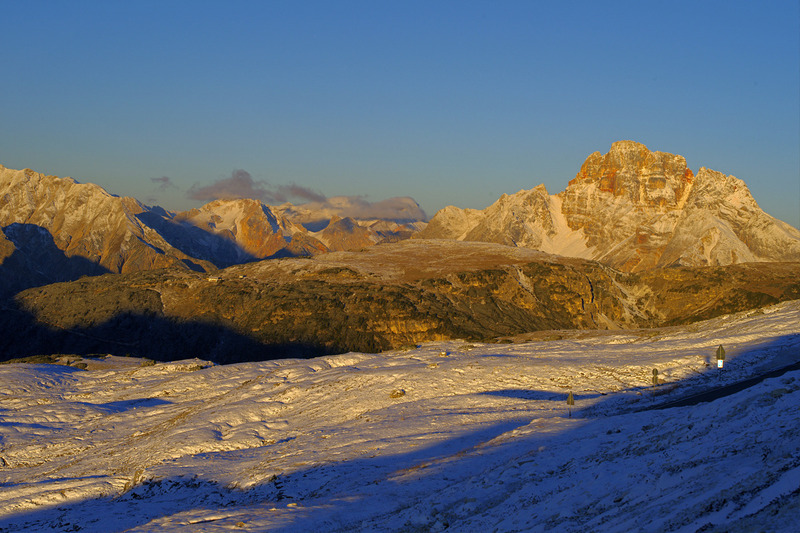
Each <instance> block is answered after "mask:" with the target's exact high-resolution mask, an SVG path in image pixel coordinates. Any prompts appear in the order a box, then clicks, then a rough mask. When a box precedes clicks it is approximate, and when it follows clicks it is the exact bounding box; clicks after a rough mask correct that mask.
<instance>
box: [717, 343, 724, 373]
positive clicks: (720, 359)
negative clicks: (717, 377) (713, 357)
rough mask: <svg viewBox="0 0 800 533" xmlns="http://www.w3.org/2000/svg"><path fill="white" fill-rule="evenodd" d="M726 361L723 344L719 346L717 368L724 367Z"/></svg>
mask: <svg viewBox="0 0 800 533" xmlns="http://www.w3.org/2000/svg"><path fill="white" fill-rule="evenodd" d="M724 363H725V348H723V347H722V345H721V344H720V345H719V348H717V368H719V369H722V365H723V364H724Z"/></svg>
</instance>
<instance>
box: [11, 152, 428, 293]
mask: <svg viewBox="0 0 800 533" xmlns="http://www.w3.org/2000/svg"><path fill="white" fill-rule="evenodd" d="M332 200H334V203H333V204H331V203H330V202H328V203H326V204H325V206H324V207H325V209H323V208H322V207H321V208H320V209H319V210H318V211H314V210H313V209H309V208H308V207H305V206H293V205H292V204H284V205H282V206H275V207H271V206H266V205H264V204H262V203H261V202H259V201H257V200H252V199H234V200H222V199H221V200H215V201H212V202H210V203H208V204H206V205H204V206H202V207H200V208H197V209H192V210H190V211H186V212H179V213H174V212H171V211H167V210H165V209H162V208H160V207H149V206H146V205H144V204H143V203H141V202H139V201H138V200H136V199H134V198H127V197H119V196H115V195H113V194H110V193H108V192H107V191H105V190H104V189H103V188H101V187H99V186H98V185H94V184H91V183H86V184H84V183H79V182H77V181H75V180H74V179H71V178H59V177H56V176H47V175H44V174H41V173H38V172H34V171H32V170H30V169H24V170H12V169H8V168H5V167H3V166H0V259H3V261H2V263H0V273H2V274H3V276H2V277H3V282H2V284H0V296H2V295H3V294H5V295H8V294H12V293H14V292H16V291H18V290H20V289H24V288H26V287H33V286H38V285H43V284H46V283H53V282H59V281H69V280H75V279H78V278H79V277H81V276H85V275H97V274H102V273H107V272H112V273H126V272H136V271H140V270H150V269H157V268H167V267H175V268H181V269H190V270H196V271H212V270H216V269H217V268H224V267H228V266H231V265H234V264H240V263H245V262H249V261H255V260H261V259H267V258H275V257H295V256H308V255H314V254H317V253H322V252H328V251H334V250H350V249H356V250H357V249H361V248H364V247H366V246H371V245H373V244H376V243H380V242H386V241H396V240H400V239H404V238H408V237H409V236H410V235H411V234H412V233H413V232H414V231H416V230H417V229H419V227H421V226H422V225H424V223H423V221H422V219H421V218H414V217H424V216H425V215H424V213H423V212H422V210H421V209H420V208H419V206H418V205H417V203H416V202H415V201H414V200H412V199H411V198H396V199H392V200H391V201H392V202H393V203H394V206H395V208H396V209H395V211H401V212H404V213H407V214H408V216H409V218H407V219H404V220H400V221H394V220H381V219H365V218H360V219H355V218H351V217H344V218H342V217H341V216H338V215H337V214H336V213H346V212H347V210H348V208H352V209H353V211H355V212H357V213H359V214H362V215H363V214H367V215H369V214H376V213H369V212H367V213H365V212H364V210H363V209H360V208H361V207H362V206H359V205H352V201H349V200H348V199H346V198H340V199H338V202H337V201H336V200H335V199H332ZM331 205H333V207H331ZM398 206H399V208H398ZM312 207H313V206H312ZM403 208H405V211H402V209H403ZM377 211H378V210H376V212H377ZM320 217H329V218H327V219H325V218H320ZM323 222H324V223H323ZM304 223H305V224H308V225H309V226H310V227H312V229H309V228H308V227H306V226H305V225H304ZM314 224H316V225H317V226H320V227H319V229H317V230H316V231H314V228H313V225H314Z"/></svg>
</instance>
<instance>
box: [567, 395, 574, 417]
mask: <svg viewBox="0 0 800 533" xmlns="http://www.w3.org/2000/svg"><path fill="white" fill-rule="evenodd" d="M573 405H575V398H573V396H572V391H569V394H567V410H568V411H569V418H572V406H573Z"/></svg>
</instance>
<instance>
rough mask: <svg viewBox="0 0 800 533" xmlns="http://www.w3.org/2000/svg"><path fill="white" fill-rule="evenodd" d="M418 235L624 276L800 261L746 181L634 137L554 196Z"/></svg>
mask: <svg viewBox="0 0 800 533" xmlns="http://www.w3.org/2000/svg"><path fill="white" fill-rule="evenodd" d="M420 238H445V239H459V240H472V241H484V242H497V243H502V244H509V245H514V246H525V247H530V248H534V249H537V250H542V251H546V252H549V253H556V254H560V255H566V256H570V257H581V258H586V259H595V260H598V261H601V262H603V263H605V264H607V265H610V266H613V267H615V268H619V269H621V270H623V271H627V272H635V271H643V270H647V269H651V268H657V267H664V266H677V265H685V266H702V265H729V264H736V263H743V262H751V261H798V260H800V231H798V230H797V229H795V228H793V227H792V226H790V225H788V224H786V223H784V222H782V221H780V220H777V219H775V218H773V217H771V216H769V215H767V214H766V213H764V212H763V211H762V210H761V209H760V208H759V207H758V205H757V204H756V202H755V200H754V199H753V197H752V195H751V194H750V191H749V190H748V189H747V186H746V185H745V184H744V182H742V181H741V180H739V179H737V178H735V177H733V176H726V175H724V174H722V173H720V172H716V171H713V170H709V169H706V168H700V170H699V171H698V173H697V175H695V174H694V173H693V172H692V171H691V170H690V169H689V168H688V167H687V165H686V160H685V159H684V158H683V157H682V156H679V155H673V154H668V153H664V152H651V151H650V150H648V149H647V147H646V146H644V145H643V144H639V143H636V142H633V141H620V142H616V143H614V144H613V145H612V146H611V150H609V152H608V153H607V154H605V155H603V154H600V153H599V152H595V153H593V154H591V155H590V156H589V157H588V158H587V159H586V161H585V162H584V163H583V165H582V166H581V169H580V171H579V172H578V174H577V175H576V176H575V179H573V180H571V181H570V182H569V185H568V186H567V188H566V190H564V191H563V192H561V193H559V194H557V195H554V196H551V195H549V194H548V193H547V191H546V190H545V189H544V186H541V185H540V186H539V187H536V188H535V189H532V190H529V191H520V192H518V193H517V194H514V195H511V196H506V195H504V196H503V197H502V198H500V199H499V200H498V201H497V202H495V203H494V204H493V205H491V206H489V207H488V208H486V209H484V210H483V211H477V210H460V209H457V208H454V207H449V208H445V209H443V210H442V211H440V212H438V213H437V214H436V215H435V216H434V217H433V219H431V221H430V223H429V224H428V227H427V228H426V229H425V230H423V231H422V232H421V233H420Z"/></svg>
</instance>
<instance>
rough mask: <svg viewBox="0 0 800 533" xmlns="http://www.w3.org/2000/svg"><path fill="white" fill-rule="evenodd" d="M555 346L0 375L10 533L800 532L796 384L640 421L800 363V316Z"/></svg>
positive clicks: (4, 368) (0, 511)
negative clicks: (664, 405)
mask: <svg viewBox="0 0 800 533" xmlns="http://www.w3.org/2000/svg"><path fill="white" fill-rule="evenodd" d="M561 336H563V337H565V338H563V339H560V340H551V341H538V342H528V343H520V344H476V343H473V344H468V343H465V342H463V341H451V342H440V343H431V344H425V345H422V346H418V347H416V348H413V349H410V350H405V351H402V350H398V351H393V352H387V353H382V354H357V353H349V354H342V355H337V356H328V357H320V358H315V359H309V360H298V359H287V360H277V361H268V362H262V363H245V364H237V365H229V366H207V365H206V364H205V363H204V362H202V361H198V360H190V361H183V362H178V363H166V364H156V365H152V366H137V365H138V363H139V360H128V359H124V358H113V357H109V358H106V359H101V360H98V361H96V362H93V363H92V365H91V366H90V369H89V370H88V371H80V370H77V369H75V368H71V367H58V366H52V365H28V364H13V365H0V384H2V387H1V388H0V531H25V530H28V531H38V530H45V529H50V530H55V531H71V530H74V529H75V528H81V529H80V530H81V531H98V532H99V531H122V530H131V531H153V530H159V531H162V530H167V531H169V530H185V529H187V528H191V530H192V531H227V530H236V531H241V530H252V531H265V530H280V531H311V530H314V531H354V530H361V531H385V530H391V531H416V530H420V531H444V530H448V531H494V530H497V531H547V530H549V529H558V530H560V531H587V530H588V531H637V530H645V531H696V530H697V529H699V528H706V530H714V528H718V529H719V530H720V531H724V530H726V529H730V528H731V527H733V526H734V525H736V524H746V523H747V521H748V520H757V523H758V525H759V527H761V528H765V529H766V530H770V529H769V526H770V524H771V523H772V524H775V529H772V530H775V531H781V530H785V529H780V527H779V526H778V524H781V523H783V522H785V521H786V520H788V519H792V517H794V519H795V520H800V506H798V504H797V503H796V502H797V500H798V494H800V492H798V491H800V476H797V475H796V474H797V473H798V469H800V450H799V448H800V446H799V445H798V444H797V443H800V423H799V422H800V414H798V406H800V372H789V373H786V374H784V375H783V376H781V377H777V378H771V379H767V380H765V381H764V382H762V383H760V384H758V385H755V386H753V387H750V388H748V389H746V390H744V391H742V392H739V393H737V394H734V395H732V396H728V397H725V398H721V399H719V400H716V401H714V402H710V403H703V404H699V405H695V406H691V407H681V408H673V409H666V410H657V411H652V410H646V409H648V408H649V407H651V406H654V405H658V404H659V403H661V402H664V401H667V400H669V399H673V398H676V397H678V396H681V395H684V394H688V393H691V392H693V391H700V390H705V389H706V388H708V387H709V386H711V385H719V384H725V383H731V382H735V381H739V380H741V379H743V378H745V377H749V376H752V375H757V374H758V373H760V372H763V371H765V370H768V369H770V368H772V367H775V366H779V365H781V364H786V363H787V362H789V360H790V359H792V358H794V360H795V361H796V360H797V359H798V357H797V355H798V352H799V351H800V302H787V303H784V304H779V305H777V306H774V307H771V308H767V309H765V310H761V311H758V312H750V313H744V314H740V315H736V316H726V317H720V318H717V319H714V320H710V321H707V322H703V323H699V324H694V325H692V326H686V327H680V328H664V329H659V330H648V331H624V332H598V333H596V334H591V333H588V332H572V333H569V332H563V335H561ZM719 344H722V345H724V346H725V348H726V350H727V352H728V357H727V359H726V362H725V368H724V369H723V370H722V371H721V372H720V371H718V370H717V369H716V368H715V367H716V362H715V361H714V360H713V357H714V351H715V349H716V347H717V346H718V345H719ZM653 368H656V369H658V370H659V378H661V380H662V383H661V384H659V385H658V386H657V387H654V386H653V385H652V369H653ZM570 390H571V391H572V392H573V394H574V397H575V405H574V407H573V408H572V409H571V417H570V416H569V411H568V406H567V405H566V401H565V400H566V396H567V393H568V392H569V391H570ZM776 509H777V512H776V514H774V515H773V514H770V513H772V511H774V510H776ZM792 513H794V514H792ZM770 520H772V521H773V522H770ZM781 521H783V522H781Z"/></svg>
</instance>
